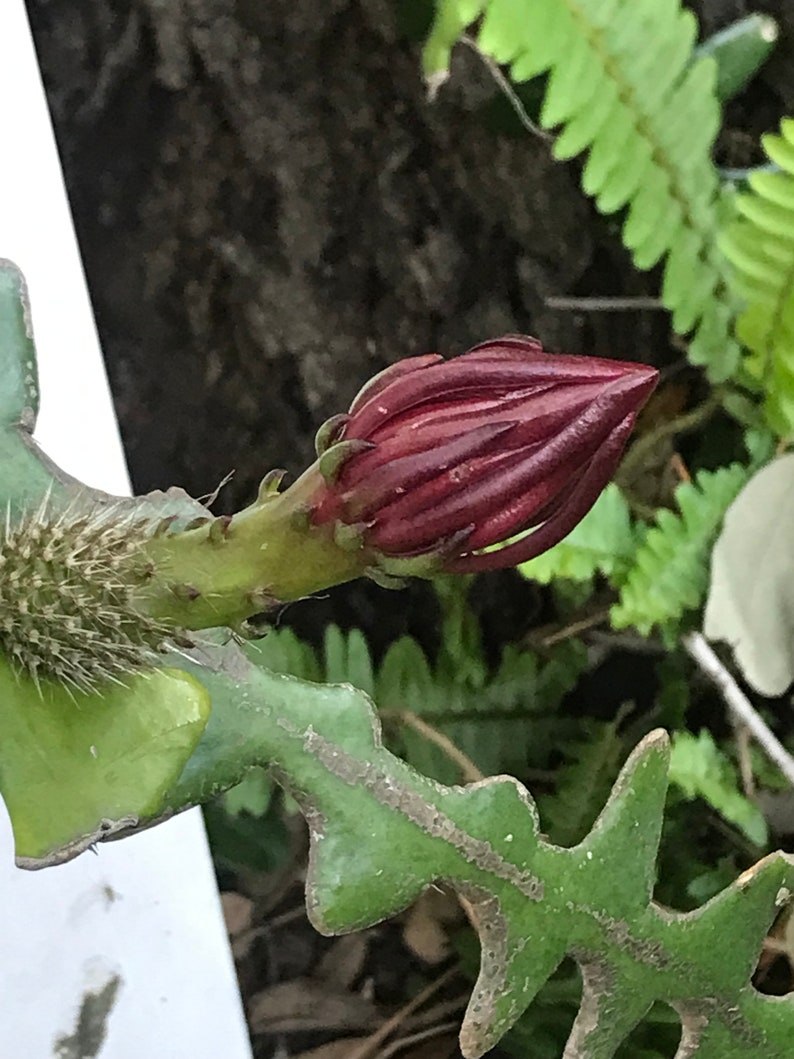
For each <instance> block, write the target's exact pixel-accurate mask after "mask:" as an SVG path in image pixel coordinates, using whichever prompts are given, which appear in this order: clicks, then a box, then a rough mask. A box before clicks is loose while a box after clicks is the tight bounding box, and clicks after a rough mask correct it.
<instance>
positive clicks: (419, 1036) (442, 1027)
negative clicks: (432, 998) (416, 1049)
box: [376, 1021, 460, 1059]
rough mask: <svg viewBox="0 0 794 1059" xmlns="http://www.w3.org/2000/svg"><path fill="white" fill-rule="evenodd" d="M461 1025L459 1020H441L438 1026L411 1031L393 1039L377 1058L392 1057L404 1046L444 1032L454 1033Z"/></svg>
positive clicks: (388, 1058) (418, 1042)
mask: <svg viewBox="0 0 794 1059" xmlns="http://www.w3.org/2000/svg"><path fill="white" fill-rule="evenodd" d="M459 1025H460V1023H459V1022H458V1021H455V1022H439V1024H438V1025H437V1026H431V1027H430V1028H429V1029H426V1030H420V1031H419V1032H418V1033H411V1034H409V1036H407V1037H400V1039H399V1040H398V1041H392V1043H391V1044H387V1045H386V1047H385V1048H383V1049H382V1050H381V1051H380V1052H378V1054H377V1057H376V1059H391V1057H392V1056H393V1055H397V1053H398V1052H401V1051H403V1049H404V1048H409V1047H410V1046H411V1045H413V1044H421V1043H422V1041H428V1040H432V1038H433V1037H440V1036H441V1035H442V1033H452V1032H453V1030H456V1029H457V1028H458V1026H459Z"/></svg>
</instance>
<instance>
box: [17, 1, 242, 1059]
mask: <svg viewBox="0 0 794 1059" xmlns="http://www.w3.org/2000/svg"><path fill="white" fill-rule="evenodd" d="M0 158H2V164H0V257H7V258H10V259H11V260H12V261H15V262H16V264H18V265H19V266H20V268H21V269H22V271H23V272H24V273H25V275H26V277H27V280H28V286H29V290H30V297H31V302H32V308H33V326H34V332H35V337H36V346H37V348H38V353H39V368H40V375H41V391H42V414H41V419H40V426H39V429H38V430H37V431H36V436H37V438H38V440H39V441H40V442H41V444H42V446H43V447H44V449H45V450H46V451H47V452H48V453H49V455H50V456H52V457H53V459H55V460H56V461H57V462H58V463H59V464H60V465H61V466H63V467H64V469H66V470H67V471H69V472H70V473H71V474H73V475H75V476H76V477H78V478H80V479H82V480H84V481H86V482H88V483H89V484H91V485H94V486H97V487H99V488H102V489H106V490H108V491H110V492H115V493H123V492H125V491H126V490H127V489H128V482H127V476H126V470H125V466H124V458H123V455H122V450H121V445H120V442H119V436H118V431H117V428H116V422H115V418H114V415H113V408H112V404H111V401H110V395H109V392H108V388H107V382H106V379H105V373H104V369H103V365H102V360H101V356H100V352H99V345H98V342H97V336H96V332H95V329H94V322H93V317H92V314H91V307H90V304H89V300H88V293H87V290H86V286H85V280H84V278H83V273H82V268H81V264H80V257H79V253H78V249H77V244H76V241H75V236H74V231H73V229H72V223H71V219H70V214H69V208H68V204H67V200H66V194H65V191H64V187H63V180H62V177H61V172H60V166H59V162H58V156H57V152H56V148H55V141H54V139H53V135H52V129H51V127H50V120H49V115H48V113H47V108H46V102H45V98H44V93H43V90H42V86H41V81H40V78H39V72H38V66H37V63H36V57H35V53H34V50H33V43H32V40H31V37H30V31H29V28H28V23H27V18H26V15H25V6H24V0H0ZM1 738H2V733H1V732H0V739H1ZM92 995H93V996H94V1000H93V1002H92V1001H91V999H90V998H91V996H92ZM81 1011H82V1014H83V1018H82V1020H81V1019H80V1014H81ZM92 1012H93V1017H89V1016H90V1015H91V1013H92ZM100 1041H101V1043H99V1042H100ZM88 1056H91V1057H98V1059H250V1056H251V1050H250V1045H249V1042H248V1035H247V1032H246V1029H245V1024H244V1020H243V1015H242V1008H241V1004H240V997H239V993H238V989H237V981H236V978H235V974H234V967H233V964H232V960H231V955H230V952H229V946H228V942H227V938H226V934H225V931H224V926H223V921H222V918H221V914H220V904H219V901H218V893H217V889H216V886H215V880H214V876H213V872H212V864H211V862H210V858H209V853H208V850H207V843H206V838H205V835H204V829H203V825H202V820H201V816H200V814H199V813H198V812H197V811H192V812H189V813H186V814H183V815H182V816H180V817H178V818H176V819H175V820H173V821H171V822H169V823H167V824H163V825H161V826H159V827H156V828H154V829H153V830H151V831H149V832H146V833H145V834H142V835H139V836H136V837H134V838H130V839H124V840H123V841H121V842H117V843H113V844H107V845H102V846H100V847H99V850H98V855H96V856H94V855H93V854H92V853H84V854H83V855H82V856H81V857H79V858H78V859H77V860H75V861H73V862H71V863H70V864H66V865H63V866H61V867H57V868H49V869H46V870H44V871H41V872H36V873H31V872H25V871H21V870H19V869H17V868H15V867H14V858H13V845H12V841H11V829H10V826H9V823H8V819H7V816H6V813H5V810H4V809H3V808H2V804H1V803H0V1057H2V1059H83V1057H88Z"/></svg>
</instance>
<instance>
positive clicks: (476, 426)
mask: <svg viewBox="0 0 794 1059" xmlns="http://www.w3.org/2000/svg"><path fill="white" fill-rule="evenodd" d="M657 378H658V373H657V372H656V371H655V370H654V369H653V368H649V367H647V366H645V365H642V364H633V363H627V362H623V361H617V360H604V359H598V358H594V357H581V356H566V355H553V354H549V353H546V352H544V351H543V349H542V348H541V346H540V344H539V343H538V342H537V341H536V340H535V339H532V338H527V337H524V336H519V335H516V336H512V335H511V336H507V337H505V338H500V339H495V340H493V341H489V342H484V343H482V344H481V345H479V346H476V347H475V348H474V349H472V350H470V351H469V352H468V353H464V354H463V355H461V356H459V357H455V358H454V359H451V360H444V359H443V358H442V357H441V356H437V355H428V356H419V357H413V358H409V359H407V360H402V361H399V362H398V363H397V364H394V365H393V366H392V367H390V368H387V369H386V370H385V371H383V372H381V373H380V374H379V375H377V376H376V377H375V378H374V379H372V381H371V382H369V383H368V384H367V385H366V386H365V387H364V388H363V389H362V390H361V392H360V393H359V394H358V396H357V397H356V398H355V400H354V401H353V404H352V405H351V407H350V411H349V413H348V414H347V415H344V416H336V417H334V419H332V420H329V422H328V423H327V424H326V425H325V427H324V428H322V429H321V431H320V433H319V434H318V452H320V470H321V472H322V473H323V477H324V482H323V484H322V485H321V486H320V487H319V488H318V489H317V491H316V493H315V495H314V496H313V498H312V499H311V503H310V510H311V516H310V517H311V520H312V522H313V523H314V524H315V525H318V526H320V525H324V524H327V523H333V524H334V525H335V527H336V530H337V539H338V540H341V541H345V540H346V541H348V542H349V544H350V546H356V547H361V548H363V549H364V550H366V551H367V552H369V553H371V554H372V555H373V556H374V557H375V562H376V565H377V567H379V568H380V569H381V570H384V571H386V572H387V573H394V574H399V573H412V572H416V573H425V572H428V573H431V572H436V571H441V570H443V571H445V572H452V573H469V572H474V571H480V570H494V569H498V568H503V567H507V566H513V565H515V564H516V563H519V562H524V561H526V560H527V559H530V558H534V557H535V556H536V555H539V554H540V553H541V552H543V551H545V550H547V549H548V548H550V547H552V546H553V545H554V544H557V543H558V542H559V541H560V540H562V538H563V537H565V536H566V535H567V534H568V533H569V532H570V531H571V530H572V529H573V528H574V526H575V525H576V524H577V523H578V522H579V521H580V520H581V519H582V517H583V516H584V515H585V514H586V513H587V512H588V511H589V510H590V508H591V507H592V505H593V504H594V502H595V500H596V498H597V497H598V495H599V493H600V492H601V490H602V489H603V488H604V486H605V485H606V484H607V482H608V481H609V479H610V478H611V476H612V474H613V472H614V470H615V468H616V467H617V464H618V461H619V459H620V456H621V453H622V451H623V448H624V446H625V444H626V440H627V438H628V436H629V433H630V432H631V430H632V427H633V426H634V422H635V419H636V417H637V413H638V412H639V410H640V408H641V407H642V406H643V404H644V403H645V401H646V400H647V399H648V397H649V395H650V394H651V392H652V390H653V388H654V386H655V385H656V382H657Z"/></svg>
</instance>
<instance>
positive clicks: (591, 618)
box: [526, 607, 609, 648]
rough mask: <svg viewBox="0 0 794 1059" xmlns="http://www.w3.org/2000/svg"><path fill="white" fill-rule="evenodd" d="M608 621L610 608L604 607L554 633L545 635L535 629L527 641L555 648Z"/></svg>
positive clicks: (557, 629)
mask: <svg viewBox="0 0 794 1059" xmlns="http://www.w3.org/2000/svg"><path fill="white" fill-rule="evenodd" d="M608 620H609V607H602V608H601V609H600V610H597V611H595V612H594V613H593V614H586V615H585V616H584V617H583V618H577V620H576V621H572V622H570V623H569V624H568V625H563V626H562V628H556V629H554V630H553V632H548V633H544V632H543V630H542V629H535V630H533V632H532V633H530V634H529V636H527V637H526V639H527V641H528V642H530V643H535V644H537V645H538V647H544V648H545V647H553V646H554V645H555V644H558V643H561V642H562V641H563V640H570V638H571V637H572V636H578V635H579V633H580V632H587V630H588V629H592V628H594V627H595V626H596V625H603V623H604V622H605V621H608ZM547 628H548V626H547Z"/></svg>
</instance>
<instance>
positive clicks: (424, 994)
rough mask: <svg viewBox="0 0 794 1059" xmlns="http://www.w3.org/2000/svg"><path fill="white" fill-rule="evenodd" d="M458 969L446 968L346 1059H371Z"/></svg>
mask: <svg viewBox="0 0 794 1059" xmlns="http://www.w3.org/2000/svg"><path fill="white" fill-rule="evenodd" d="M458 972H459V968H458V965H457V964H453V966H452V967H448V968H447V970H446V971H444V973H443V974H441V975H439V976H438V978H436V980H435V981H434V982H431V983H430V985H428V986H425V988H424V989H423V990H422V991H421V992H420V993H417V994H416V996H415V997H414V998H413V1000H409V1001H408V1003H407V1004H404V1005H403V1007H401V1008H400V1010H399V1011H396V1012H395V1013H394V1014H393V1015H392V1017H391V1018H390V1019H387V1020H386V1021H385V1022H384V1023H383V1025H382V1026H379V1027H378V1029H377V1030H375V1032H374V1033H371V1034H370V1035H369V1037H367V1039H366V1040H365V1041H363V1042H362V1043H361V1044H360V1045H359V1047H358V1048H355V1049H354V1050H353V1051H352V1052H351V1054H350V1055H349V1056H348V1059H373V1056H374V1055H375V1052H376V1050H377V1049H378V1048H380V1046H381V1044H383V1042H384V1041H385V1040H386V1038H387V1037H389V1036H391V1034H392V1033H393V1032H394V1030H396V1029H397V1027H398V1026H400V1025H402V1023H403V1022H405V1020H406V1019H407V1018H408V1017H409V1016H410V1015H413V1013H414V1012H415V1011H416V1010H417V1009H418V1008H420V1007H422V1005H423V1004H426V1003H427V1001H428V1000H429V999H430V997H431V996H433V995H434V994H435V993H437V992H438V991H439V989H442V988H443V987H444V986H445V985H446V984H447V982H449V981H451V980H452V979H453V978H454V977H455V975H456V974H458Z"/></svg>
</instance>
